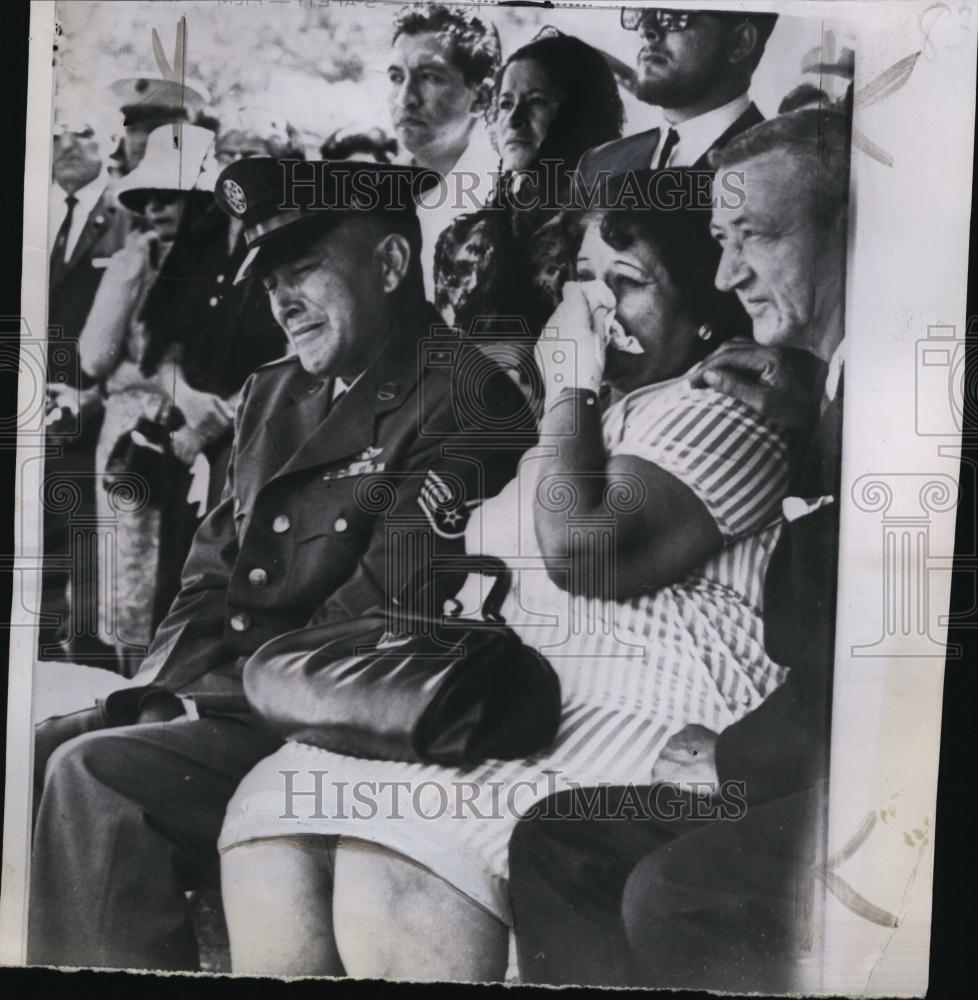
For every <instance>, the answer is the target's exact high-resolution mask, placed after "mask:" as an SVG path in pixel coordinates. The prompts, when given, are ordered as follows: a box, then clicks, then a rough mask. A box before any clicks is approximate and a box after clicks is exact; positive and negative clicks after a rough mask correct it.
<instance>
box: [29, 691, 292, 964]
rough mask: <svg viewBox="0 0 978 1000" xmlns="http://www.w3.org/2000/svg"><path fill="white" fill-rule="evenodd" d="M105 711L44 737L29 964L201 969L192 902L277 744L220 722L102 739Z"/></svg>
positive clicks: (243, 726)
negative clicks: (234, 799) (227, 818)
mask: <svg viewBox="0 0 978 1000" xmlns="http://www.w3.org/2000/svg"><path fill="white" fill-rule="evenodd" d="M97 712H98V710H96V709H91V710H89V711H88V712H84V713H75V714H74V715H70V716H65V717H63V718H60V719H53V720H48V721H47V722H44V723H41V725H40V726H39V727H38V736H37V740H36V744H35V745H36V755H35V758H36V759H35V764H36V775H37V777H36V782H35V783H36V787H39V788H40V789H41V794H40V802H39V803H38V802H35V815H36V820H35V827H34V847H33V854H32V860H31V892H30V912H29V918H28V920H29V923H28V951H27V960H28V963H29V964H31V965H68V966H94V967H107V968H137V969H168V970H177V969H184V970H196V969H197V968H198V967H199V964H198V956H197V941H196V937H195V935H194V929H193V923H192V920H191V915H190V910H189V907H188V904H187V899H186V892H187V891H188V890H190V889H198V888H204V887H206V886H209V885H213V884H216V882H217V879H218V873H219V864H218V854H217V838H218V835H219V834H220V830H221V824H222V822H223V820H224V811H225V808H226V806H227V803H228V800H229V799H230V798H231V795H232V794H233V792H234V789H235V787H236V786H237V784H238V782H239V781H240V780H241V778H242V777H244V775H245V774H246V773H247V772H248V771H249V770H250V769H251V768H252V767H253V766H254V765H255V764H256V763H257V762H258V761H259V760H261V759H262V758H263V757H266V756H267V755H268V754H270V753H272V752H273V751H274V750H275V749H276V748H277V747H278V746H280V745H281V741H280V740H279V739H278V738H276V737H275V736H273V735H272V734H271V733H267V732H265V731H263V730H262V729H260V728H259V727H258V725H257V724H254V725H253V724H250V723H249V722H246V721H244V720H241V719H236V718H223V717H222V718H202V719H199V720H190V719H186V718H182V719H177V720H175V721H172V722H163V723H143V724H139V725H132V726H121V727H117V728H111V729H97V728H93V727H95V726H98V725H99V724H104V723H103V722H102V720H101V717H100V716H99V715H98V714H96V713H97ZM86 729H88V730H89V731H86ZM79 733H81V735H78V734H79ZM59 735H60V736H61V737H62V739H60V740H59Z"/></svg>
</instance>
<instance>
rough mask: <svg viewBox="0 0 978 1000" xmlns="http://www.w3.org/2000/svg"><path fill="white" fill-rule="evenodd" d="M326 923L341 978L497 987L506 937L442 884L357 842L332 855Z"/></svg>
mask: <svg viewBox="0 0 978 1000" xmlns="http://www.w3.org/2000/svg"><path fill="white" fill-rule="evenodd" d="M333 920H334V925H335V932H336V941H337V945H338V947H339V952H340V955H341V957H342V959H343V964H344V967H345V968H346V970H347V973H348V974H349V975H353V976H359V977H369V978H386V979H415V980H437V979H442V980H446V979H447V980H470V981H478V980H482V981H488V980H492V979H501V978H502V976H503V975H504V974H505V965H506V948H507V943H508V929H507V928H506V927H505V925H504V924H503V923H502V922H501V921H499V920H497V919H496V918H495V917H494V916H492V915H491V914H489V913H488V912H487V911H485V910H484V909H482V908H481V907H479V906H478V905H477V904H476V903H474V902H473V901H472V900H470V899H469V898H468V897H467V896H465V895H464V894H463V893H461V892H459V891H458V890H456V889H455V888H454V887H452V886H451V885H449V884H448V883H447V882H446V881H444V879H441V878H439V877H438V876H437V875H434V874H432V873H431V872H430V871H428V869H426V868H424V867H422V866H421V865H419V864H416V863H415V862H413V861H411V860H409V859H408V858H405V857H404V856H402V855H400V854H397V853H396V852H393V851H389V850H387V849H386V848H382V847H378V846H376V845H373V844H368V843H365V842H363V841H349V840H342V841H341V842H340V845H339V847H338V848H337V853H336V875H335V896H334V900H333Z"/></svg>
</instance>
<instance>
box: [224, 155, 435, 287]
mask: <svg viewBox="0 0 978 1000" xmlns="http://www.w3.org/2000/svg"><path fill="white" fill-rule="evenodd" d="M440 180H441V175H440V174H438V173H437V172H436V171H434V170H426V169H422V168H419V167H409V166H402V165H395V164H390V163H375V162H359V161H356V160H333V161H330V160H286V159H282V160H279V159H273V158H271V157H258V156H256V157H251V158H248V159H244V160H237V161H236V162H234V163H231V164H229V165H228V166H227V167H225V168H224V170H222V171H221V174H220V176H219V177H218V178H217V184H216V186H215V189H214V196H215V198H216V199H217V203H218V205H220V207H221V208H222V209H223V210H224V211H225V212H226V213H227V214H228V215H230V216H231V218H232V219H238V220H240V221H241V222H242V223H243V224H244V238H245V243H246V244H247V246H248V255H247V256H246V257H245V259H244V262H243V263H242V265H241V269H240V270H239V271H238V274H237V277H236V278H235V279H234V280H235V284H237V283H239V282H241V281H244V280H246V279H247V278H253V277H255V276H256V275H259V274H262V273H264V272H266V271H268V269H269V268H270V267H274V266H275V265H276V264H279V263H281V262H282V261H283V260H287V259H288V258H290V257H295V256H297V255H298V254H300V253H301V252H302V250H303V248H304V247H305V245H306V243H307V242H308V241H309V240H311V239H314V238H316V237H318V236H320V235H322V234H323V233H325V232H328V231H329V230H330V229H332V228H333V227H334V226H336V225H338V224H339V223H340V222H342V221H343V220H344V219H348V218H350V217H352V216H356V215H362V214H386V213H390V212H406V213H409V214H411V215H414V214H416V210H415V199H416V198H417V197H418V195H419V194H421V193H422V192H424V191H427V190H428V189H429V188H431V187H433V186H434V185H435V184H437V183H438V182H439V181H440Z"/></svg>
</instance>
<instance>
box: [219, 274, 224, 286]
mask: <svg viewBox="0 0 978 1000" xmlns="http://www.w3.org/2000/svg"><path fill="white" fill-rule="evenodd" d="M217 283H218V284H219V285H223V284H224V275H223V274H219V275H218V276H217Z"/></svg>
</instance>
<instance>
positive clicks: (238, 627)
mask: <svg viewBox="0 0 978 1000" xmlns="http://www.w3.org/2000/svg"><path fill="white" fill-rule="evenodd" d="M231 628H233V629H234V631H235V632H247V631H248V629H249V628H251V619H250V618H249V617H248V616H247V615H232V616H231Z"/></svg>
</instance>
